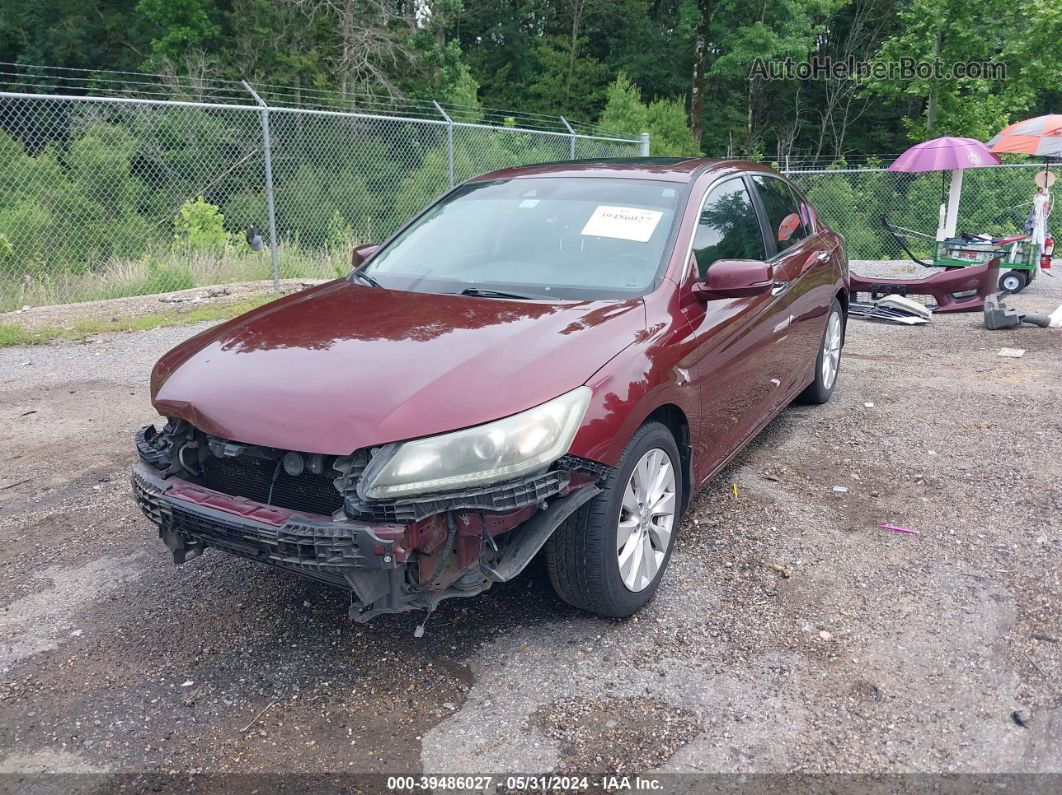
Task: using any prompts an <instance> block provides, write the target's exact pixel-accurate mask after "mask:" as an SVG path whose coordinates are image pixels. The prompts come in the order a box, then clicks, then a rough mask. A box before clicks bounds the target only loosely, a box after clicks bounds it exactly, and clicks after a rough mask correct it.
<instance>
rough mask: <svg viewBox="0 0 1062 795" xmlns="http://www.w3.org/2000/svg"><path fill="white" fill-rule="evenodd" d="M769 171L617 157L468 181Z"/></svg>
mask: <svg viewBox="0 0 1062 795" xmlns="http://www.w3.org/2000/svg"><path fill="white" fill-rule="evenodd" d="M723 169H737V170H752V171H768V172H769V171H771V170H772V169H771V168H770V167H768V166H765V165H763V164H762V163H751V162H748V161H745V160H733V159H730V158H708V157H617V158H598V159H594V160H562V161H558V162H554V163H535V164H532V165H527V166H514V167H511V168H503V169H500V170H498V171H491V172H489V173H486V174H480V175H479V176H478V177H474V178H473V179H472V180H470V181H471V182H482V181H487V180H495V179H514V178H517V177H534V176H546V175H548V176H551V177H606V178H625V179H656V180H667V181H669V182H692V181H693V180H694V179H696V178H697V177H698V176H700V175H701V174H702V173H703V172H705V171H708V170H712V171H714V170H723Z"/></svg>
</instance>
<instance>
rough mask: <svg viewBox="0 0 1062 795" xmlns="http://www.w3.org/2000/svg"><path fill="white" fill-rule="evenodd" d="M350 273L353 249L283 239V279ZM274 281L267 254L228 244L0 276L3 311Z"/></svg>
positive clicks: (15, 270)
mask: <svg viewBox="0 0 1062 795" xmlns="http://www.w3.org/2000/svg"><path fill="white" fill-rule="evenodd" d="M348 270H350V252H349V249H337V250H335V251H330V250H326V249H309V250H308V249H303V248H301V247H300V246H299V245H298V243H297V242H294V241H284V245H283V246H282V247H281V249H280V276H281V278H283V279H331V278H335V277H336V276H338V275H341V274H343V273H346V272H347V271H348ZM270 278H272V265H271V262H270V258H269V252H268V251H258V252H254V251H251V250H250V249H249V248H247V247H246V246H239V245H226V246H225V248H224V250H223V251H220V252H217V253H208V252H200V251H175V250H173V249H171V248H168V247H164V246H160V247H156V248H153V249H151V250H150V251H147V252H145V254H144V255H143V256H141V257H140V258H138V259H124V260H123V259H118V258H114V259H111V260H109V261H107V262H104V263H98V264H97V265H96V266H93V268H92V269H91V270H89V271H82V272H74V271H67V270H63V269H62V268H58V267H57V268H56V269H55V270H54V272H43V273H35V272H34V273H31V272H29V271H27V272H23V273H19V269H18V268H15V267H10V266H9V268H8V270H7V271H6V272H2V273H0V312H8V311H11V310H13V309H18V308H20V307H22V306H27V305H28V306H45V305H49V304H70V303H77V302H80V301H95V300H98V299H105V298H127V297H130V296H136V295H155V294H157V293H168V292H171V291H174V290H186V289H189V288H192V287H206V286H209V285H215V284H227V283H231V282H243V281H261V280H265V279H270Z"/></svg>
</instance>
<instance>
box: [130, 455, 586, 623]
mask: <svg viewBox="0 0 1062 795" xmlns="http://www.w3.org/2000/svg"><path fill="white" fill-rule="evenodd" d="M563 474H564V481H565V482H566V483H567V482H568V480H569V473H568V472H565V473H563ZM592 477H593V476H592V475H588V474H583V475H580V478H579V479H580V480H581V481H582V482H580V483H579V485H578V486H576V487H575V488H574V490H572V491H570V492H568V493H565V494H562V495H558V496H556V497H555V498H554V499H551V500H549V501H548V504H547V502H546V501H545V500H543V501H542V502H541V503H539V504H538V506H537V507H534V508H533V507H532V506H528V507H527V508H525V509H523V511H522V512H515V513H510V514H508V515H503V516H492V515H490V514H487V515H480V514H476V513H473V514H469V513H465V512H453V513H446V514H444V515H439V516H436V517H433V518H432V519H429V520H424V521H421V522H416V523H413V524H399V523H389V522H376V521H372V520H370V521H360V520H350V519H344V518H343V514H342V513H337V514H336V516H337V517H338V518H333V517H330V516H324V515H318V514H310V513H306V512H300V511H293V510H291V509H288V508H282V507H277V506H272V505H265V504H263V503H260V502H255V501H253V500H250V499H247V498H245V497H236V496H232V495H229V494H224V493H222V492H219V491H215V490H213V489H208V488H205V487H203V486H199V485H197V484H195V483H192V482H190V481H188V480H184V479H181V478H178V477H169V478H164V477H162V475H161V473H160V472H159V470H157V469H155V468H154V467H152V466H150V465H149V464H146V463H144V462H139V463H137V464H135V465H134V466H133V471H132V482H133V494H134V496H135V498H136V501H137V504H138V505H139V506H140V508H141V510H142V511H143V512H144V515H145V516H147V517H148V519H150V520H151V521H152V522H153V523H154V524H155V525H156V526H157V527H158V531H159V537H160V538H161V539H162V540H163V542H165V544H166V546H167V547H169V549H170V550H171V551H172V552H173V559H174V562H175V563H178V564H180V563H184V562H185V561H187V560H189V559H191V558H194V557H196V556H197V555H199V554H201V553H202V552H203V550H205V549H206V548H207V547H215V548H217V549H220V550H223V551H226V552H229V553H232V554H235V555H239V556H241V557H245V558H250V559H252V560H257V561H259V562H261V563H266V564H268V565H270V566H273V567H275V568H280V569H286V570H289V571H292V572H294V573H297V574H301V575H302V576H304V577H309V578H312V579H316V580H320V581H322V582H326V583H329V584H331V585H337V586H340V587H346V588H349V589H351V590H352V591H353V592H354V597H355V598H354V599H352V601H351V607H350V616H351V618H353V619H354V620H355V621H368V620H369V619H371V618H373V617H374V616H376V615H379V614H380V613H398V612H403V611H406V610H429V611H430V610H432V609H434V607H435V605H436V604H438V602H439V601H441V600H442V599H448V598H452V597H457V596H473V595H475V594H477V593H481V592H482V591H485V590H487V589H488V588H490V587H491V585H492V584H493V583H495V582H504V581H506V580H510V579H512V578H513V577H515V576H516V575H517V574H519V573H520V572H521V571H522V570H523V569H524V567H525V566H526V565H527V564H528V562H530V560H531V559H532V558H533V557H534V556H535V554H536V553H537V552H538V551H539V550H540V549H541V548H542V546H543V545H544V544H545V542H546V540H547V539H548V538H549V536H550V534H551V533H552V532H553V531H554V530H555V529H556V528H557V526H558V525H560V524H561V522H563V521H564V520H565V519H567V518H568V517H569V516H571V514H572V513H574V512H575V511H576V510H578V508H579V507H581V506H582V505H584V504H585V503H586V502H588V501H589V500H590V499H592V498H593V497H594V496H596V495H597V494H599V493H600V489H599V488H598V487H597V486H595V485H592V483H591V482H590V480H589V479H592ZM496 523H497V524H498V525H499V526H498V527H496V528H495V529H496V530H497V531H498V532H499V533H504V537H501V536H499V539H498V541H497V542H496V541H495V540H494V535H495V534H494V532H492V527H494V526H495V524H496ZM411 567H412V570H411Z"/></svg>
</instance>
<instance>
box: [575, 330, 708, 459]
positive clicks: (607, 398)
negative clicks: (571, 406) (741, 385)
mask: <svg viewBox="0 0 1062 795" xmlns="http://www.w3.org/2000/svg"><path fill="white" fill-rule="evenodd" d="M686 353H688V351H687V349H686V346H684V345H683V344H682V342H681V340H678V339H675V338H674V335H660V336H658V337H656V338H655V339H650V340H648V341H647V342H646V344H641V345H639V344H635V345H632V346H631V347H629V348H627V349H626V350H624V351H623V352H622V353H621V354H620V355H618V356H616V357H615V358H614V359H612V361H610V362H609V363H608V365H606V366H605V367H604V368H602V369H601V370H599V371H598V372H597V373H595V375H594V377H593V378H591V379H590V380H589V381H588V382H587V386H589V387H590V388H591V390H592V391H593V395H592V397H591V398H590V404H589V406H588V407H587V409H586V416H585V419H584V420H583V425H582V427H581V428H580V429H579V432H578V433H577V434H576V436H575V441H574V442H572V447H571V454H572V455H576V456H579V457H581V458H588V459H591V460H593V461H599V462H601V463H603V464H608V465H609V466H616V465H617V464H618V463H619V460H620V457H621V456H622V455H623V450H624V448H625V447H626V446H627V442H628V441H630V438H631V436H633V435H634V432H635V431H636V430H637V429H638V427H639V426H640V425H641V424H642V423H643V422H645V419H646V417H648V416H649V415H650V414H652V413H653V412H654V411H656V410H657V409H658V408H660V407H661V406H665V405H674V406H677V407H678V408H679V409H681V410H682V412H683V413H684V414H685V415H686V419H687V421H688V422H689V424H690V426H691V429H692V428H693V427H694V423H695V418H696V417H697V416H698V413H699V406H700V396H699V394H698V391H697V387H696V386H695V385H694V384H693V383H692V382H691V381H690V376H689V373H688V372H686V370H685V369H684V368H683V367H682V361H683V356H684V355H685V354H686Z"/></svg>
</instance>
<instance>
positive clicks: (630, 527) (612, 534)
mask: <svg viewBox="0 0 1062 795" xmlns="http://www.w3.org/2000/svg"><path fill="white" fill-rule="evenodd" d="M681 473H682V469H681V466H680V464H679V453H678V445H677V444H676V443H675V437H674V436H673V435H672V433H671V431H670V430H668V428H667V427H665V426H664V425H662V424H660V423H658V422H649V423H646V424H645V425H643V426H642V427H641V428H639V429H638V431H637V432H636V433H635V434H634V436H633V437H632V438H631V440H630V442H629V443H628V444H627V449H626V450H625V451H624V453H623V457H622V458H621V459H620V463H619V466H617V467H616V469H615V470H614V471H613V472H612V474H611V475H610V476H609V477H608V478H607V479H606V480H605V481H604V482H603V483H602V484H600V485H601V493H600V494H599V495H597V497H595V498H594V499H593V500H591V501H590V502H589V503H588V504H587V505H585V506H583V508H581V509H580V510H579V511H577V512H576V513H575V514H573V515H572V517H571V518H570V519H568V520H567V521H566V522H565V523H564V524H562V525H561V526H560V527H558V528H557V530H556V532H554V533H553V535H552V536H551V537H550V539H549V541H548V542H547V544H546V562H547V565H548V567H549V579H550V582H551V583H553V589H554V590H555V591H556V592H557V595H558V596H560V598H561V599H563V600H564V601H565V602H567V603H568V604H570V605H572V606H574V607H578V608H581V609H583V610H587V611H589V612H591V613H597V614H598V615H602V616H611V617H615V618H626V617H627V616H629V615H631V614H633V613H634V612H636V611H637V610H639V609H641V608H642V607H644V606H645V604H646V603H648V602H649V600H650V599H652V598H653V594H655V593H656V589H657V587H658V586H659V585H660V579H661V577H662V576H663V574H664V569H666V568H667V564H668V561H669V560H670V559H671V548H672V546H673V545H674V543H675V533H676V531H677V530H678V526H679V521H680V520H681V518H682V517H681V507H682V504H683V502H682V501H683V494H682V483H683V480H682V474H681Z"/></svg>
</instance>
